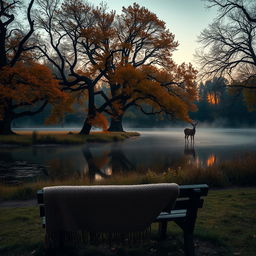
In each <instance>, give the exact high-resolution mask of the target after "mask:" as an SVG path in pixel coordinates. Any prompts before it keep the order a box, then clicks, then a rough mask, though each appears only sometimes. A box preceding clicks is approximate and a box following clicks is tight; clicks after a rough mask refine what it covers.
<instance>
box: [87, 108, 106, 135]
mask: <svg viewBox="0 0 256 256" xmlns="http://www.w3.org/2000/svg"><path fill="white" fill-rule="evenodd" d="M90 124H91V125H92V126H95V127H98V128H102V130H103V131H106V130H107V129H108V120H107V119H106V117H105V116H104V115H103V114H101V113H99V112H96V114H95V116H94V117H92V118H90Z"/></svg>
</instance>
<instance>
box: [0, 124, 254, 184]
mask: <svg viewBox="0 0 256 256" xmlns="http://www.w3.org/2000/svg"><path fill="white" fill-rule="evenodd" d="M136 131H138V132H140V133H141V136H140V137H135V138H130V139H128V140H126V141H124V142H115V143H86V144H85V145H77V146H34V147H5V148H4V147H2V148H0V182H7V183H20V182H27V181H31V180H36V179H66V178H69V177H77V178H83V177H86V176H87V177H89V178H90V179H91V180H95V179H96V180H100V179H104V178H108V177H110V176H113V175H115V174H120V173H122V175H126V174H127V173H129V172H146V171H148V170H152V171H155V172H163V171H166V170H167V169H168V168H171V169H178V168H181V167H183V166H185V165H186V166H187V165H195V166H211V165H214V164H216V163H220V162H222V161H225V160H232V159H234V158H236V157H237V156H239V155H241V154H243V153H247V152H256V129H210V128H201V129H200V128H198V130H197V133H196V135H195V143H194V145H193V144H191V143H185V141H184V133H183V129H182V128H173V129H157V130H155V131H154V130H152V129H151V130H146V129H143V130H142V129H137V130H136Z"/></svg>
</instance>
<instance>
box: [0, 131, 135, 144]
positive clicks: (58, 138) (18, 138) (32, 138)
mask: <svg viewBox="0 0 256 256" xmlns="http://www.w3.org/2000/svg"><path fill="white" fill-rule="evenodd" d="M138 136H140V133H138V132H92V133H91V134H89V135H81V134H78V132H70V131H59V132H58V131H57V132H56V131H39V132H33V131H20V132H18V133H17V134H12V135H0V148H3V147H9V148H11V147H20V146H33V147H34V146H35V147H45V146H47V147H48V146H53V147H55V146H68V145H79V144H80V145H81V144H85V143H107V142H117V141H124V140H126V139H129V138H132V137H138Z"/></svg>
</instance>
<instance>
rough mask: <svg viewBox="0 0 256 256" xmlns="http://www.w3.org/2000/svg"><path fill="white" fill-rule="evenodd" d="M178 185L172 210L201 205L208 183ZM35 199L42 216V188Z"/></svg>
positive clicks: (43, 209)
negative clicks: (177, 193)
mask: <svg viewBox="0 0 256 256" xmlns="http://www.w3.org/2000/svg"><path fill="white" fill-rule="evenodd" d="M179 187H180V193H179V196H178V199H177V201H176V203H175V205H174V207H173V209H172V210H183V209H184V210H186V209H188V208H189V207H191V206H192V207H193V208H202V207H203V203H204V200H203V199H202V198H201V196H206V195H207V194H208V185H206V184H199V185H181V186H179ZM195 199H196V200H195ZM37 201H38V204H39V205H40V217H44V216H45V208H44V192H43V190H42V189H41V190H38V191H37ZM170 210H171V209H169V208H168V207H167V208H166V209H165V210H164V211H170Z"/></svg>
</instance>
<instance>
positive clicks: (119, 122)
mask: <svg viewBox="0 0 256 256" xmlns="http://www.w3.org/2000/svg"><path fill="white" fill-rule="evenodd" d="M108 131H111V132H123V131H124V129H123V115H119V116H116V117H112V118H111V121H110V126H109V128H108Z"/></svg>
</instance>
